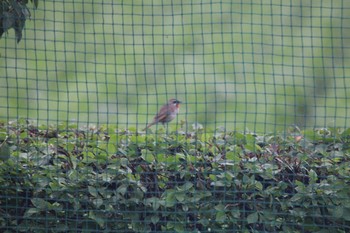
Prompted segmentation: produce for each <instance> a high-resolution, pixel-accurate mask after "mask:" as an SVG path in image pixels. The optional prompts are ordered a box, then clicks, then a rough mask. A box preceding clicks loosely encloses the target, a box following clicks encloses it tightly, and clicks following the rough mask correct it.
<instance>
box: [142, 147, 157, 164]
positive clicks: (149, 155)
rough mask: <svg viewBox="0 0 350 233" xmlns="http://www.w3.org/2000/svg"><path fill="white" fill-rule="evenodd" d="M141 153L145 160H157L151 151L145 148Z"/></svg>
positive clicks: (151, 161)
mask: <svg viewBox="0 0 350 233" xmlns="http://www.w3.org/2000/svg"><path fill="white" fill-rule="evenodd" d="M141 153H142V155H141V158H143V160H145V161H146V162H148V163H153V162H154V161H155V158H154V156H153V154H152V152H151V151H149V150H145V149H144V150H142V151H141Z"/></svg>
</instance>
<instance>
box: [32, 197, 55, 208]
mask: <svg viewBox="0 0 350 233" xmlns="http://www.w3.org/2000/svg"><path fill="white" fill-rule="evenodd" d="M31 201H32V203H33V205H34V206H35V207H36V208H37V209H39V210H47V209H50V208H49V207H50V206H51V204H50V203H49V202H47V201H45V200H44V199H41V198H32V200H31Z"/></svg>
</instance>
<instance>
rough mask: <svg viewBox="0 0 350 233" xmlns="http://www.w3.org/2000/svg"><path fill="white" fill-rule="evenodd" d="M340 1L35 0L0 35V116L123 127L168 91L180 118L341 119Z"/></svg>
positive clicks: (276, 126) (236, 125)
mask: <svg viewBox="0 0 350 233" xmlns="http://www.w3.org/2000/svg"><path fill="white" fill-rule="evenodd" d="M349 10H350V6H349V4H348V3H344V2H343V1H332V2H329V3H322V4H321V5H320V3H315V4H314V3H313V4H312V6H311V5H310V4H309V3H307V2H305V3H304V2H303V3H298V4H295V5H293V4H288V5H287V4H285V5H281V2H280V1H271V2H269V3H263V2H259V1H251V2H243V1H214V2H213V1H191V3H184V2H182V1H172V2H171V3H170V2H163V1H153V2H152V4H147V3H144V2H142V1H132V2H125V1H107V2H106V1H104V2H103V4H101V3H99V2H93V3H86V2H79V1H78V2H77V1H74V2H64V3H61V2H54V1H45V2H44V1H43V2H40V3H39V8H38V9H37V10H34V9H32V10H31V11H32V20H31V21H27V23H26V27H25V32H24V36H23V40H22V41H21V42H20V43H19V44H18V45H15V40H14V39H13V38H14V33H13V31H10V32H9V33H8V34H7V35H4V36H3V38H2V39H1V42H2V44H3V46H2V47H1V48H0V53H1V57H2V59H1V60H0V67H2V70H4V72H2V74H0V75H1V76H2V79H0V86H1V87H0V91H1V93H3V94H1V96H0V102H1V103H2V104H1V105H0V109H1V111H0V112H1V113H0V114H1V115H0V117H1V118H3V119H13V118H18V117H27V118H32V119H38V120H39V121H42V122H43V123H46V121H49V122H56V123H57V122H60V121H71V120H76V121H78V122H82V123H96V122H99V123H108V124H118V125H119V126H121V127H122V126H124V127H135V126H136V125H137V124H142V125H145V124H146V122H147V121H149V120H150V119H151V117H153V114H154V113H155V112H156V111H157V109H158V108H159V106H160V105H162V104H163V103H164V102H166V99H169V98H170V97H174V96H176V97H177V98H179V99H181V100H183V101H184V102H185V106H184V107H183V111H182V115H180V120H186V121H187V122H188V125H189V126H190V125H191V124H192V123H194V122H200V123H202V124H204V125H206V127H207V128H212V129H215V128H216V127H218V126H222V125H225V126H226V127H227V128H230V129H245V128H246V127H248V128H249V129H251V130H254V131H257V132H268V131H275V130H282V129H285V128H286V127H287V126H289V125H290V124H298V125H302V126H307V127H314V126H321V127H324V126H328V127H343V126H346V125H347V116H348V114H349V110H348V108H347V101H348V96H347V85H348V84H347V83H348V82H347V78H346V77H347V76H349V70H348V69H347V68H346V67H345V65H344V64H348V59H347V57H348V54H349V51H348V49H347V48H346V47H343V46H342V44H348V43H347V42H348V39H347V38H348V34H349V32H348V31H347V29H346V28H344V25H348V24H349V22H348V19H346V18H343V17H342V15H348V14H347V12H348V11H349ZM340 11H341V12H340ZM145 113H147V114H145Z"/></svg>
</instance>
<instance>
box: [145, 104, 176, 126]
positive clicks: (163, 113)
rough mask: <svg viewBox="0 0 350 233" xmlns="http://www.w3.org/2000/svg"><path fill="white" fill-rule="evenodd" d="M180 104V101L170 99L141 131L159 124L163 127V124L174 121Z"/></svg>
mask: <svg viewBox="0 0 350 233" xmlns="http://www.w3.org/2000/svg"><path fill="white" fill-rule="evenodd" d="M180 103H181V101H179V100H177V99H170V100H169V101H168V103H167V104H165V105H163V107H161V109H160V110H159V112H158V114H157V115H156V116H155V117H154V118H153V121H152V122H151V123H149V124H148V125H147V126H146V128H144V129H143V130H146V129H148V128H149V127H151V126H152V125H155V124H157V123H159V122H160V123H162V124H163V125H164V124H165V123H168V122H170V121H172V120H174V118H175V117H176V115H177V114H178V113H179V108H180Z"/></svg>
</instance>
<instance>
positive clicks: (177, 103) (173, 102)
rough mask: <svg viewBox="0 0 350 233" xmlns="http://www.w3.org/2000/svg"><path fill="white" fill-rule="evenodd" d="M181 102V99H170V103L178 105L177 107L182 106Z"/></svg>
mask: <svg viewBox="0 0 350 233" xmlns="http://www.w3.org/2000/svg"><path fill="white" fill-rule="evenodd" d="M180 103H181V101H179V100H177V99H170V100H169V101H168V104H170V105H174V106H176V107H177V108H179V107H180Z"/></svg>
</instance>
